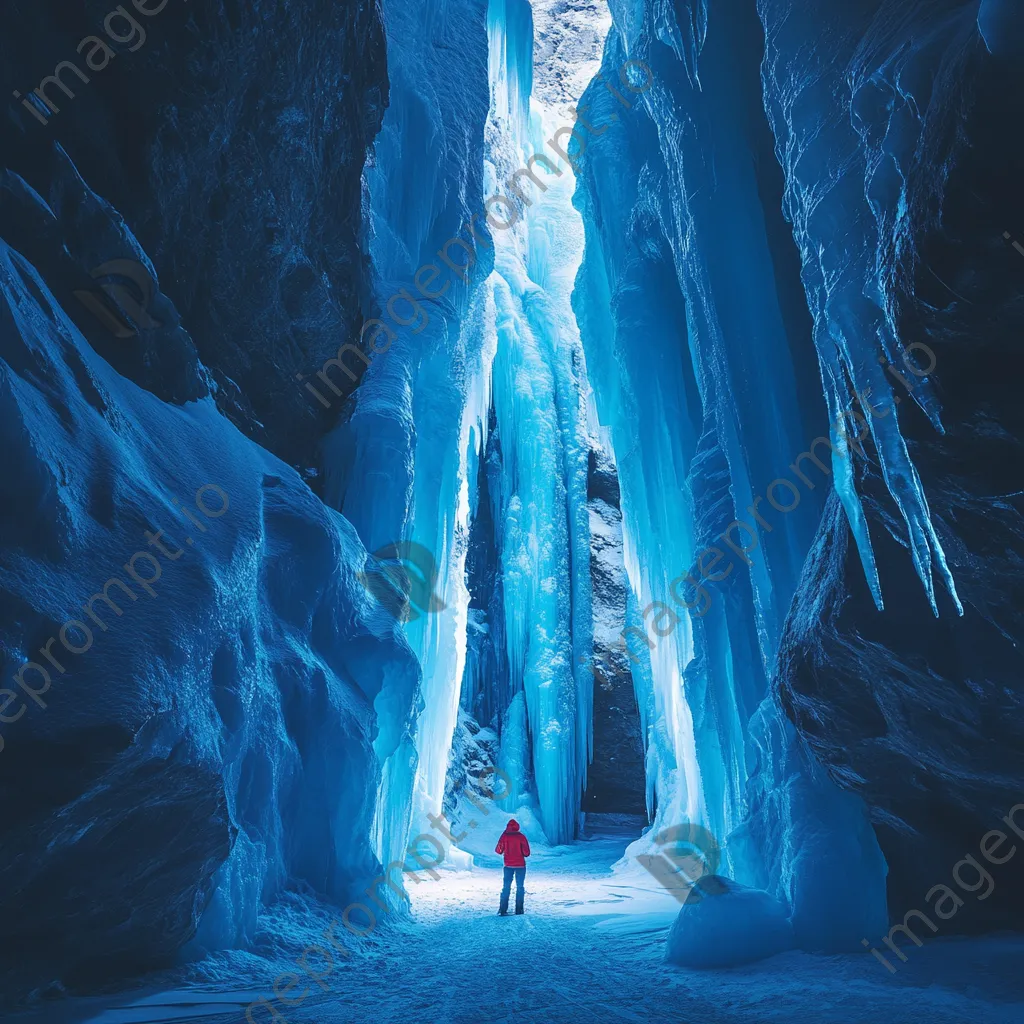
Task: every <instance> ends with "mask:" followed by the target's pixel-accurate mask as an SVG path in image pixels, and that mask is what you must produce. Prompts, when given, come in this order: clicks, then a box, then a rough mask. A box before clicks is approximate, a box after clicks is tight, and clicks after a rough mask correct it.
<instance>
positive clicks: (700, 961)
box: [665, 875, 793, 967]
mask: <svg viewBox="0 0 1024 1024" xmlns="http://www.w3.org/2000/svg"><path fill="white" fill-rule="evenodd" d="M792 947H793V928H792V925H791V924H790V920H789V913H788V910H787V907H786V905H785V904H784V903H781V902H780V901H779V900H777V899H775V898H773V897H772V896H769V895H768V893H766V892H764V891H762V890H760V889H748V888H747V887H746V886H742V885H739V884H738V883H736V882H734V881H732V879H727V878H719V877H717V876H714V875H711V876H708V877H705V878H701V879H699V880H697V882H696V883H695V884H694V888H693V892H692V893H691V895H690V897H689V899H687V901H686V903H684V904H683V907H682V909H681V910H680V911H679V916H678V917H677V918H676V919H675V921H674V922H673V923H672V928H671V929H670V930H669V935H668V944H667V948H666V951H665V955H666V958H667V959H668V960H670V961H672V962H673V963H676V964H679V965H680V966H681V967H732V966H735V965H736V964H742V963H749V962H750V961H752V960H764V959H766V958H767V957H770V956H775V955H776V954H777V953H784V952H785V951H786V950H787V949H792Z"/></svg>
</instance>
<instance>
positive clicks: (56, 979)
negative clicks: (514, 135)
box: [0, 2, 421, 996]
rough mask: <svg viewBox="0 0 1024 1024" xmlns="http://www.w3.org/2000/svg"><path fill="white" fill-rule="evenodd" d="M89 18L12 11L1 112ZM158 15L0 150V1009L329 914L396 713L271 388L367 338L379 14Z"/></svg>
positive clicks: (302, 406)
mask: <svg viewBox="0 0 1024 1024" xmlns="http://www.w3.org/2000/svg"><path fill="white" fill-rule="evenodd" d="M93 8H94V5H88V4H85V3H72V4H67V3H61V4H57V3H48V2H44V3H39V4H21V3H16V4H13V5H10V6H9V8H8V9H7V10H6V11H5V16H10V17H12V18H17V19H18V24H20V25H21V26H22V31H21V32H20V33H13V32H12V33H7V32H5V33H4V36H3V39H2V40H0V50H2V55H3V63H4V66H5V69H7V71H8V72H9V73H10V74H11V75H12V77H13V78H15V79H16V80H17V83H18V84H19V85H20V86H21V89H22V91H25V90H26V86H27V84H28V83H35V82H38V81H39V79H40V77H41V75H43V74H45V73H46V72H47V70H48V69H52V68H53V66H54V62H55V60H56V59H57V56H58V55H60V54H62V53H64V54H73V53H74V52H75V50H74V45H75V42H76V41H77V39H79V38H80V34H79V35H75V34H74V32H75V30H77V29H78V27H79V26H80V25H92V24H93V23H94V22H93V16H92V15H93ZM153 19H154V20H152V21H147V22H145V27H146V29H148V41H147V43H146V45H145V46H142V47H141V48H139V49H137V50H135V51H131V50H129V49H128V48H127V47H122V48H121V49H120V50H119V52H118V53H117V56H116V59H114V60H113V61H112V62H111V65H110V67H109V68H108V69H106V70H105V71H104V73H103V74H101V75H95V76H93V77H92V80H91V81H90V82H88V83H85V84H83V85H82V87H81V88H80V89H78V90H73V91H74V92H75V95H73V96H71V97H68V99H67V102H66V103H65V102H64V98H63V94H62V93H60V92H59V91H57V90H56V87H51V93H50V95H51V96H55V97H56V98H57V99H58V101H59V102H58V105H59V107H60V110H59V113H58V114H56V115H55V116H54V118H53V123H52V124H47V125H41V124H39V123H38V119H35V118H34V116H33V115H32V114H30V113H29V112H27V111H26V110H25V108H23V107H22V106H21V105H20V104H19V103H17V102H15V101H14V100H11V101H10V106H9V109H8V112H7V116H6V117H5V118H4V119H2V121H0V148H2V153H3V164H4V166H3V169H2V170H0V237H2V239H3V241H2V244H0V407H2V410H3V413H2V420H3V424H4V428H3V429H4V447H5V451H6V453H7V456H8V458H7V462H6V463H5V469H6V470H7V471H6V472H5V473H4V474H3V481H2V484H0V486H2V487H3V491H4V498H3V511H2V514H0V516H2V529H0V593H2V598H0V601H2V609H3V614H2V616H0V669H2V672H3V676H4V684H3V685H4V687H5V688H8V689H9V690H10V693H5V694H3V695H2V700H3V707H2V711H0V716H2V718H0V721H2V722H3V725H2V727H0V736H2V742H3V747H2V749H0V780H2V782H3V785H4V788H5V792H7V793H8V795H9V799H8V801H7V817H6V820H5V826H4V829H3V835H2V837H0V846H2V851H3V856H4V863H5V864H7V865H9V866H10V867H11V870H12V871H13V872H14V874H13V875H12V879H13V881H12V884H11V886H9V887H8V888H7V889H6V890H5V894H4V896H3V897H2V900H0V910H2V914H0V916H2V920H3V924H2V925H0V931H2V942H3V946H4V948H5V949H7V950H12V949H14V950H18V956H17V958H16V959H11V958H7V959H6V960H5V962H4V965H3V968H2V976H0V988H2V989H3V990H4V993H5V996H13V995H25V994H26V993H29V992H33V991H35V992H40V991H49V990H53V989H60V988H61V987H64V988H87V987H90V986H97V985H103V984H106V983H107V982H108V980H109V979H110V978H111V977H113V976H120V975H124V974H130V973H134V972H141V971H145V970H149V969H152V968H153V967H159V966H163V965H167V964H170V963H172V962H174V961H175V960H176V959H179V958H181V957H183V956H184V957H186V958H194V957H198V956H201V955H203V954H204V953H206V952H209V951H210V950H214V949H221V948H224V947H237V946H251V945H252V943H253V942H254V940H265V939H266V938H267V920H268V918H267V916H266V915H265V914H264V911H265V910H267V909H268V908H269V907H270V906H271V905H272V904H274V903H275V901H276V900H277V899H278V897H279V896H281V895H282V894H283V893H285V892H289V891H294V890H301V891H302V892H303V893H304V894H305V896H304V897H303V899H310V898H313V899H315V898H316V897H321V898H323V899H326V900H329V901H333V902H337V903H341V904H344V903H346V902H347V901H348V899H349V898H350V897H351V896H353V895H355V894H356V893H357V892H359V891H361V890H362V888H363V887H364V886H365V885H366V884H367V882H368V881H369V880H370V878H372V877H373V876H374V875H375V874H376V873H377V870H378V860H377V857H376V856H375V850H376V849H377V848H379V844H375V842H374V841H373V838H372V833H373V822H374V816H375V807H376V802H375V799H374V794H375V792H376V788H377V785H378V782H379V779H380V777H381V774H382V771H384V770H385V769H386V766H387V765H388V763H389V761H390V759H391V758H392V755H394V754H395V753H396V751H397V750H398V749H399V746H400V744H401V740H402V737H403V736H404V735H405V734H406V733H407V732H408V731H409V729H410V728H411V723H412V722H413V721H414V719H415V716H416V713H417V712H418V710H419V708H420V706H421V697H420V679H421V671H420V667H419V664H418V661H417V659H416V657H415V654H414V653H413V651H412V650H411V648H410V647H409V645H408V642H407V640H406V639H405V637H404V636H403V635H402V632H401V630H400V629H399V628H397V625H396V623H395V621H394V619H393V618H391V617H389V616H388V615H386V613H385V612H384V611H383V610H382V609H381V607H380V605H379V604H378V603H377V602H375V601H373V600H372V599H371V596H370V594H369V593H368V592H367V590H366V588H365V587H364V586H363V585H362V583H361V582H360V581H359V575H360V574H361V573H362V572H364V570H365V569H366V568H367V566H368V563H367V555H366V551H365V549H364V547H363V544H362V543H361V541H360V540H359V537H358V534H357V532H356V530H355V529H354V528H353V526H352V525H350V524H349V523H348V522H347V521H346V520H345V519H344V518H343V517H342V516H341V515H340V514H338V513H337V512H334V511H331V510H330V509H328V508H326V507H325V506H324V504H323V503H322V502H321V501H320V499H319V498H318V497H317V495H316V494H315V493H314V492H313V491H312V490H311V489H310V487H309V486H307V483H312V484H313V485H314V486H315V487H320V486H321V484H322V476H321V475H320V474H319V472H318V469H319V465H318V464H319V459H320V456H319V453H318V446H319V442H320V440H321V438H322V437H323V436H324V434H325V432H326V430H327V428H328V426H329V424H331V423H332V422H333V419H334V417H336V415H337V410H336V409H335V410H333V411H332V412H328V411H327V410H326V409H325V408H324V407H323V406H322V405H320V404H319V402H318V401H316V400H315V399H314V398H313V397H312V396H311V395H310V394H309V393H308V392H307V391H306V390H304V389H303V387H302V386H301V384H300V383H299V382H298V381H296V380H295V379H294V378H295V375H296V373H299V374H302V375H307V374H310V373H311V372H312V370H313V369H315V368H316V367H318V366H319V365H321V364H322V363H323V361H324V360H325V359H328V358H330V357H333V355H334V353H335V352H336V351H337V349H338V346H339V338H343V337H345V336H346V335H347V334H349V333H350V332H352V331H353V330H354V328H355V326H356V325H358V324H359V323H360V322H361V321H362V320H363V318H364V308H363V306H364V299H365V297H366V294H367V292H368V290H369V286H370V283H371V282H370V276H369V272H368V271H369V266H368V261H367V257H366V253H365V251H364V244H363V243H364V218H363V209H362V199H363V187H362V181H361V177H362V170H363V164H364V162H365V159H366V147H367V144H368V143H369V142H370V141H371V140H372V138H373V136H374V135H375V134H376V132H377V129H378V127H379V125H380V119H381V117H382V115H383V107H384V103H385V101H386V95H387V78H386V74H385V69H384V52H383V29H382V26H381V23H380V20H379V17H378V13H377V11H376V9H375V8H374V7H373V6H372V5H355V6H352V5H346V6H340V7H339V6H338V5H335V4H319V3H316V4H310V5H306V6H305V7H303V8H302V9H301V11H299V10H298V9H296V10H295V11H292V12H290V15H289V19H288V23H287V26H285V25H284V22H283V21H281V19H280V18H279V17H278V11H277V8H276V7H275V6H273V5H270V4H265V3H258V2H257V3H253V4H248V5H246V6H245V8H244V10H243V9H242V8H240V7H238V6H237V5H235V4H230V3H214V4H211V5H207V6H205V7H203V8H202V9H199V8H191V9H190V8H187V7H184V6H183V5H178V4H171V5H168V6H167V9H166V11H163V12H161V13H159V14H155V15H154V16H153ZM283 37H287V38H294V40H295V43H296V46H295V47H294V49H292V50H287V49H286V50H285V52H284V56H282V48H281V45H280V39H281V38H283ZM300 44H301V45H300ZM299 53H301V55H302V59H301V61H300V60H299V59H298V55H299ZM70 75H71V73H70V72H66V73H65V79H66V80H67V79H69V77H70ZM70 80H71V81H76V80H75V79H73V78H70ZM29 88H30V86H29ZM54 136H56V137H57V139H59V140H60V144H58V143H57V142H56V141H55V139H54ZM240 254H244V258H242V257H241V255H240ZM100 268H106V270H104V271H100ZM83 295H84V296H86V297H87V298H88V300H89V301H88V302H85V301H82V300H81V296H83ZM278 456H280V458H279V457H278ZM282 460H284V461H282ZM204 488H206V489H205V490H204ZM197 492H198V493H197ZM221 494H223V495H224V505H225V508H224V509H223V512H222V513H218V509H219V508H220V504H219V501H218V496H219V495H221ZM200 498H201V499H202V500H204V501H205V502H206V507H207V508H209V509H211V510H212V512H213V513H215V515H214V517H213V518H212V519H211V520H210V521H207V520H206V518H205V513H204V511H203V509H202V508H201V507H200V506H199V505H198V504H197V501H199V500H200ZM190 517H191V518H190ZM147 534H148V536H147ZM132 573H134V574H135V575H132ZM51 659H52V660H51ZM27 662H31V663H32V664H31V665H29V666H28V667H27V668H25V665H26V663H27ZM36 666H38V667H36ZM19 680H20V681H21V682H24V683H25V688H22V687H21V686H19ZM83 894H87V895H85V896H83ZM278 939H280V936H273V937H272V942H273V941H277V940H278Z"/></svg>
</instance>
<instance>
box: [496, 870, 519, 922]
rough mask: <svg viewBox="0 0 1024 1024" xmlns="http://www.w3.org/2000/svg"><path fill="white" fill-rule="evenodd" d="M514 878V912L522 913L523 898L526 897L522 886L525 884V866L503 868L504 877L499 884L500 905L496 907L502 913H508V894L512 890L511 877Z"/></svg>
mask: <svg viewBox="0 0 1024 1024" xmlns="http://www.w3.org/2000/svg"><path fill="white" fill-rule="evenodd" d="M513 877H515V880H516V913H517V914H521V913H523V900H524V899H525V898H526V891H525V889H524V888H523V886H524V885H525V884H526V868H505V879H504V882H503V883H502V886H501V905H500V906H499V907H498V909H499V910H500V911H501V913H503V914H507V913H508V894H509V893H510V892H511V891H512V878H513Z"/></svg>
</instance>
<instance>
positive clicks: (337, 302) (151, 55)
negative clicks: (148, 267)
mask: <svg viewBox="0 0 1024 1024" xmlns="http://www.w3.org/2000/svg"><path fill="white" fill-rule="evenodd" d="M141 2H142V0H140V3H141ZM142 6H143V7H146V8H147V9H148V10H157V11H158V13H155V14H152V15H150V16H148V17H147V16H145V15H143V14H141V13H139V12H138V10H136V8H135V7H133V5H132V4H130V3H129V4H127V5H126V9H127V10H128V11H129V12H130V13H131V14H132V15H133V20H134V22H135V23H136V25H138V26H140V28H141V32H144V33H145V40H144V41H143V42H141V43H140V42H139V39H140V38H141V36H140V32H139V31H136V30H135V29H133V28H132V27H131V26H130V25H129V23H128V22H127V21H125V20H124V19H121V18H120V17H119V18H117V19H115V20H114V21H113V22H111V29H112V33H113V34H115V35H119V36H121V37H122V38H125V39H126V40H127V42H126V43H124V44H121V43H116V42H113V41H112V40H111V38H110V36H109V35H108V34H107V33H105V32H104V31H103V23H104V18H105V16H106V15H107V14H108V13H109V12H110V11H111V9H112V8H111V5H110V4H107V3H100V2H98V0H38V2H37V0H31V2H27V0H26V2H23V0H12V2H11V3H9V4H7V5H6V6H5V9H4V19H5V22H6V23H7V24H8V25H11V26H17V28H16V30H12V31H7V30H5V31H4V33H3V35H2V37H0V66H2V67H3V78H4V81H5V83H6V84H7V91H6V92H5V93H4V95H5V96H6V97H7V99H8V101H9V102H8V105H7V110H6V112H5V114H4V116H3V118H2V119H0V154H2V160H3V163H4V164H6V166H7V167H8V168H9V169H10V170H11V171H14V172H16V173H17V174H18V175H19V176H20V177H21V178H22V179H23V180H24V181H25V182H27V184H28V185H29V186H31V188H33V189H34V190H35V191H36V192H37V193H38V194H39V195H40V196H41V197H42V198H43V199H44V200H46V201H47V203H49V204H50V207H51V209H53V210H54V212H55V213H56V214H57V219H58V223H57V224H51V225H49V227H50V231H49V236H50V237H48V238H47V239H46V242H45V245H44V242H43V241H42V240H40V238H39V236H40V234H41V232H40V230H39V227H38V221H39V219H40V215H39V214H38V212H37V213H36V214H35V216H34V219H32V220H31V221H30V223H29V224H28V225H24V226H23V229H22V232H21V234H22V235H29V236H30V237H34V239H35V245H36V248H37V249H43V248H45V249H47V250H48V251H47V252H46V253H45V254H43V253H39V254H38V255H37V258H36V260H35V261H34V262H35V263H36V265H37V266H39V267H40V270H41V272H42V273H43V274H44V277H45V278H46V280H47V283H48V284H49V285H50V286H51V287H53V288H54V289H55V290H57V291H58V293H60V292H65V293H66V292H67V291H68V290H69V287H74V286H78V287H81V286H82V280H83V279H85V280H87V279H88V278H87V275H89V274H90V273H91V272H92V271H93V270H94V269H95V267H97V266H100V265H101V264H103V263H104V262H106V261H108V260H111V259H113V258H115V257H119V256H120V257H124V256H126V255H128V254H127V253H125V252H123V251H119V250H118V247H116V246H114V247H113V249H112V248H111V244H110V240H109V239H108V238H104V237H103V232H102V231H101V230H99V229H97V228H96V226H95V225H94V224H90V223H87V222H85V221H84V220H83V216H82V211H81V210H80V209H79V208H78V207H77V205H76V204H74V203H70V202H68V201H67V197H66V193H65V192H64V191H63V187H62V185H61V180H62V178H66V177H67V172H66V170H65V169H64V168H63V166H62V161H61V160H60V159H59V157H58V156H57V155H56V154H55V151H54V146H53V144H54V142H55V141H56V142H58V143H60V145H61V146H63V148H64V149H65V150H66V151H67V154H68V155H69V157H70V159H71V161H73V163H74V164H75V166H77V168H78V170H79V172H80V173H81V175H82V177H83V178H84V179H85V182H86V183H87V184H88V186H89V187H90V188H91V189H92V190H93V191H94V192H95V193H97V194H98V195H99V196H101V197H102V198H103V199H104V200H106V201H108V202H109V203H110V204H112V206H113V207H114V208H115V210H116V211H117V213H118V214H119V215H120V216H121V217H123V218H124V221H125V222H126V224H127V227H128V229H129V230H130V231H131V232H134V234H135V236H136V237H137V238H138V240H139V242H140V243H141V245H142V248H143V249H144V250H145V252H146V253H148V254H149V256H150V257H151V258H152V263H153V266H154V268H155V273H156V275H157V276H158V279H159V284H160V291H161V292H162V293H163V294H164V295H165V296H167V298H168V299H169V300H170V301H171V302H172V303H173V305H174V307H176V310H177V313H178V314H180V318H181V321H182V322H183V323H184V325H185V327H186V328H187V330H188V332H189V334H190V335H191V338H192V341H193V342H194V346H195V352H198V355H199V358H200V359H201V360H202V362H203V364H205V366H206V367H207V369H208V371H209V376H210V378H211V379H212V382H213V387H214V390H215V394H216V398H217V402H218V405H219V406H220V408H221V409H222V410H223V411H225V412H226V413H227V414H228V415H229V416H230V418H231V419H232V420H233V421H234V422H235V423H236V425H237V426H239V427H240V429H242V430H243V431H244V432H245V433H247V434H248V435H249V436H250V437H252V438H254V439H255V440H257V441H258V442H259V443H260V444H262V445H264V446H265V447H267V448H269V449H270V450H271V451H273V452H274V453H275V454H277V455H279V456H280V457H281V458H283V459H285V460H286V461H287V462H289V463H291V464H293V465H296V466H302V467H307V466H312V465H314V464H315V450H316V444H317V441H318V439H319V437H320V436H321V435H322V434H323V432H324V431H325V429H326V428H327V427H328V426H329V425H330V423H331V421H332V419H333V417H334V414H335V411H336V410H329V409H325V408H323V407H322V406H321V405H320V404H319V403H318V402H317V401H316V399H315V398H314V397H313V396H311V395H310V394H309V393H308V392H306V391H305V390H303V388H302V385H301V384H300V382H299V381H298V380H296V379H295V375H296V373H302V374H304V375H305V376H306V377H307V378H309V377H311V376H312V375H313V374H314V373H315V372H316V371H317V370H319V369H320V368H321V366H322V365H323V363H324V361H325V360H326V359H328V358H330V357H331V356H333V355H334V354H335V353H336V352H337V350H338V348H339V346H340V345H341V344H343V343H344V342H346V341H351V340H353V336H354V335H357V334H358V330H359V326H360V324H361V322H362V319H363V317H364V314H367V315H368V313H367V310H365V309H364V297H365V296H366V295H367V294H368V291H369V289H368V272H369V268H368V261H367V257H366V253H365V239H364V218H363V212H362V203H363V198H362V184H361V179H362V168H363V164H364V162H365V159H366V150H367V146H368V145H369V144H370V143H372V140H373V138H374V136H375V134H376V133H377V131H378V129H379V126H380V122H381V119H382V116H383V112H384V108H385V106H386V104H387V94H388V88H387V73H386V67H385V49H384V35H383V29H382V26H381V20H380V17H379V12H378V10H377V7H376V5H375V4H374V3H373V2H371V0H353V2H349V0H346V2H341V3H333V2H326V0H317V2H313V3H302V4H299V3H284V2H280V0H256V2H250V3H239V2H237V0H214V2H213V3H202V4H199V3H192V4H187V3H186V2H185V0H168V2H167V3H166V4H165V5H164V6H163V7H162V8H161V7H160V4H159V3H158V2H155V0H153V2H149V3H142ZM97 34H98V36H99V37H100V38H102V39H103V40H104V41H105V43H106V44H107V45H109V47H110V49H111V51H112V52H113V53H115V54H116V55H115V56H113V58H112V59H109V63H108V65H107V66H106V67H102V69H101V70H92V69H90V68H88V67H87V65H86V63H85V59H84V57H83V56H80V55H77V54H76V46H77V45H78V44H79V42H80V41H81V40H82V39H83V38H84V37H86V36H88V35H97ZM132 47H135V49H134V52H133V51H132V49H131V48H132ZM83 52H84V54H85V55H86V56H88V55H90V54H91V53H92V50H91V46H87V47H85V48H84V51H83ZM72 59H74V63H75V64H76V66H78V67H79V68H80V69H81V70H82V71H83V73H85V74H86V76H87V77H88V78H89V79H90V80H89V82H88V83H84V82H82V81H80V79H79V78H78V77H76V75H75V73H74V71H73V70H71V69H68V68H66V69H65V70H64V71H62V73H61V81H62V82H64V83H66V84H67V85H68V87H69V88H70V90H71V91H72V93H74V98H69V97H66V96H65V95H64V93H62V92H61V91H60V89H59V88H58V87H57V86H56V85H52V84H51V85H50V86H47V87H46V95H47V96H48V97H50V98H51V99H52V100H53V101H54V103H55V105H56V106H57V107H58V110H59V113H53V114H52V115H51V118H50V120H49V123H48V124H46V125H44V124H40V123H39V121H38V120H37V119H36V118H34V117H33V115H32V114H31V113H29V112H28V111H26V110H25V108H24V107H23V106H22V105H21V103H20V102H19V101H18V100H17V99H16V98H14V97H13V96H12V90H15V89H16V90H18V91H19V92H21V93H22V94H28V93H30V92H31V90H32V89H33V88H35V87H36V86H37V85H38V84H39V83H40V82H41V80H42V79H43V78H44V77H45V76H47V75H52V74H53V72H54V69H55V67H56V65H57V64H58V62H60V61H66V60H72ZM102 59H103V58H102V55H100V54H97V55H96V56H94V58H93V64H94V65H100V64H101V63H102ZM62 196H63V199H62ZM24 207H25V203H24V202H18V201H17V197H15V196H13V195H12V194H11V191H10V189H9V188H8V189H6V190H4V192H3V193H2V195H0V218H2V219H3V222H4V223H7V224H9V223H10V222H11V221H12V220H16V221H19V222H23V221H24V220H25V218H26V216H28V214H26V213H25V212H24ZM65 245H66V246H67V248H68V250H69V253H70V257H71V258H70V260H69V259H68V258H67V256H68V254H65V253H63V252H62V247H63V246H65ZM76 272H77V273H76ZM71 278H74V280H75V283H74V284H72V281H71ZM58 297H59V298H62V299H63V297H64V295H63V294H58ZM68 308H69V311H70V310H71V309H73V310H74V315H75V317H76V322H79V323H80V326H81V327H82V329H83V330H84V331H85V332H86V334H87V337H89V339H90V341H91V342H92V343H93V344H95V345H96V346H97V347H98V348H100V349H101V350H103V351H104V354H106V355H108V357H109V358H110V359H111V361H113V362H114V363H115V365H116V366H117V367H118V368H119V369H121V370H122V371H123V372H127V373H129V375H131V376H132V377H133V379H136V380H137V382H139V383H142V384H143V386H146V387H148V388H149V389H150V390H154V391H156V392H158V393H161V394H162V395H163V396H164V397H168V398H170V399H172V400H174V399H177V400H182V399H183V398H188V397H193V396H194V394H195V393H196V392H197V391H199V390H202V386H201V385H200V384H198V383H197V382H196V381H195V380H193V379H192V377H194V372H192V371H191V364H192V363H194V355H190V352H189V351H188V350H189V345H188V344H187V342H184V341H182V340H181V339H178V341H177V343H176V346H175V353H174V354H173V355H168V353H167V351H166V349H167V346H168V344H169V342H168V340H167V339H166V338H162V337H154V332H153V330H147V329H143V330H142V331H140V332H139V333H140V335H141V337H135V338H130V339H119V340H118V341H117V342H116V343H112V342H111V338H110V333H109V331H107V330H104V329H103V328H102V327H101V326H99V325H98V324H97V322H96V320H95V318H94V317H91V316H90V315H89V314H88V313H85V312H84V311H83V310H82V309H81V306H80V304H78V303H72V304H71V305H70V306H68ZM79 314H81V315H79ZM169 315H170V314H169ZM153 319H155V320H158V321H161V323H165V322H166V321H167V316H161V315H160V314H159V313H154V316H153ZM179 348H184V349H185V350H186V351H185V352H184V353H181V352H178V351H177V350H178V349H179ZM357 365H359V364H358V362H357ZM172 375H173V376H174V377H175V380H174V384H173V386H172V385H171V383H170V381H169V379H168V378H169V377H170V376H172Z"/></svg>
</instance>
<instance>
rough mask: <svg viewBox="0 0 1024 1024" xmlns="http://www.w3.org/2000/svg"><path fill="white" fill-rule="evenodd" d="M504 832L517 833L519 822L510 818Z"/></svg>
mask: <svg viewBox="0 0 1024 1024" xmlns="http://www.w3.org/2000/svg"><path fill="white" fill-rule="evenodd" d="M505 831H506V832H518V831H519V822H518V821H516V819H515V818H512V819H511V820H510V821H509V823H508V824H507V825H506V826H505ZM491 834H492V835H493V834H494V833H493V832H492V833H491Z"/></svg>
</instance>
